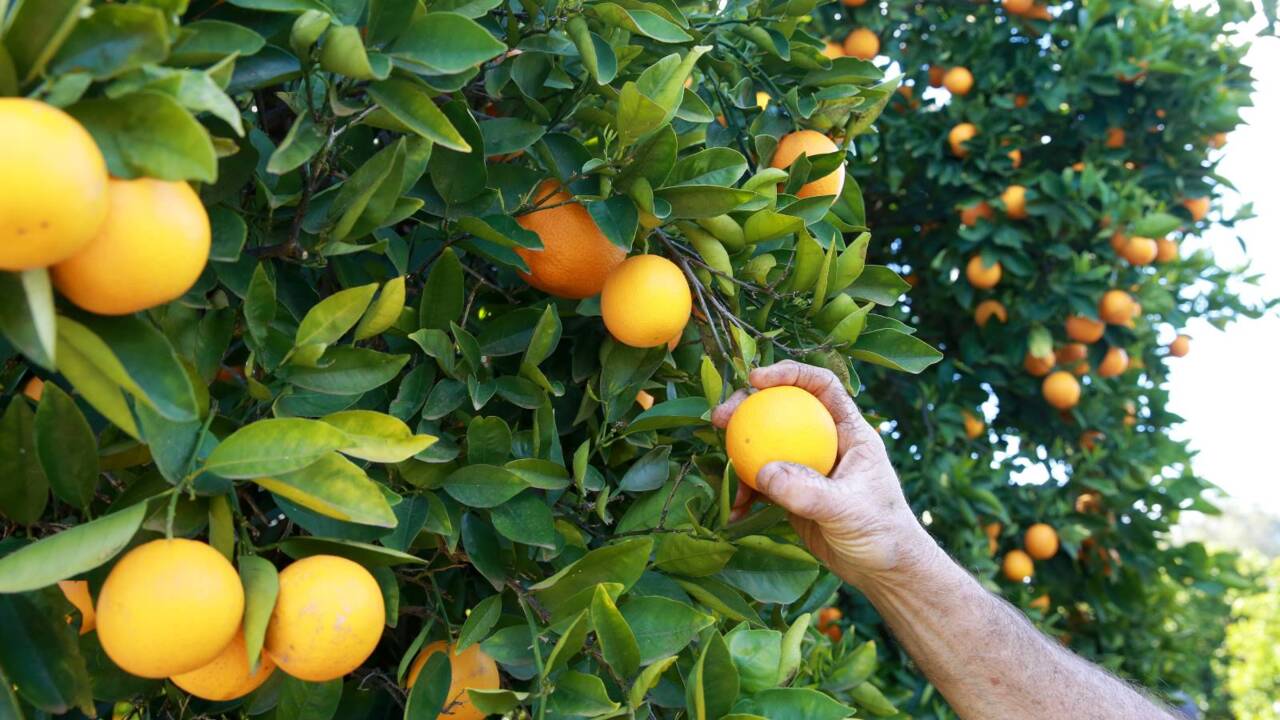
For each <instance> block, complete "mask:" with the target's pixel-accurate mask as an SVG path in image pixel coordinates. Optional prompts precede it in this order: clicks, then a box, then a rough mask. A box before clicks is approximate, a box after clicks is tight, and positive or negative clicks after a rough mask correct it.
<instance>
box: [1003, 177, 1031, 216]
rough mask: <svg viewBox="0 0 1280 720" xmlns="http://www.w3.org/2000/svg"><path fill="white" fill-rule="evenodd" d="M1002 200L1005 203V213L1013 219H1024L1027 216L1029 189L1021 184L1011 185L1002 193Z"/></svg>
mask: <svg viewBox="0 0 1280 720" xmlns="http://www.w3.org/2000/svg"><path fill="white" fill-rule="evenodd" d="M1000 202H1002V203H1004V214H1005V215H1008V216H1009V218H1010V219H1011V220H1024V219H1026V217H1027V189H1026V188H1025V187H1023V186H1021V185H1010V186H1009V187H1007V188H1005V189H1004V192H1003V193H1001V194H1000Z"/></svg>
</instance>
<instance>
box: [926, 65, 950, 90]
mask: <svg viewBox="0 0 1280 720" xmlns="http://www.w3.org/2000/svg"><path fill="white" fill-rule="evenodd" d="M946 74H947V69H946V68H944V67H942V66H941V65H930V66H929V87H942V78H943V76H945V75H946Z"/></svg>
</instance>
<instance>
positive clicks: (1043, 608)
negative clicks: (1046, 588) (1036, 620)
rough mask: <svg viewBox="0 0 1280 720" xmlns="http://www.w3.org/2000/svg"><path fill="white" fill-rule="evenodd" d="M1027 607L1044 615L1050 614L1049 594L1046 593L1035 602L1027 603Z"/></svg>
mask: <svg viewBox="0 0 1280 720" xmlns="http://www.w3.org/2000/svg"><path fill="white" fill-rule="evenodd" d="M1027 607H1029V608H1031V609H1032V610H1039V611H1040V612H1042V613H1048V612H1049V594H1048V593H1045V594H1044V595H1041V596H1040V597H1038V598H1036V599H1035V600H1032V601H1031V602H1030V603H1027Z"/></svg>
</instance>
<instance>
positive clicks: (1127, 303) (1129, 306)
mask: <svg viewBox="0 0 1280 720" xmlns="http://www.w3.org/2000/svg"><path fill="white" fill-rule="evenodd" d="M1133 307H1134V300H1133V296H1132V295H1130V294H1129V293H1127V292H1125V291H1123V290H1108V291H1106V292H1105V293H1103V295H1102V300H1101V301H1099V302H1098V317H1100V318H1102V321H1103V322H1105V323H1107V324H1109V325H1125V324H1127V323H1129V322H1130V321H1131V320H1133Z"/></svg>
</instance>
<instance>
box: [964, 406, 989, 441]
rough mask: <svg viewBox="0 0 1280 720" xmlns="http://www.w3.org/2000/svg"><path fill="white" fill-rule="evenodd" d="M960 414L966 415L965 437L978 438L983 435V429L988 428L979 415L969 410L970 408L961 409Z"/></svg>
mask: <svg viewBox="0 0 1280 720" xmlns="http://www.w3.org/2000/svg"><path fill="white" fill-rule="evenodd" d="M960 414H961V415H962V416H963V417H964V435H965V437H967V438H969V439H970V440H977V439H978V438H980V437H982V433H983V431H985V430H986V429H987V426H986V424H985V423H983V422H982V421H981V420H979V419H978V418H977V416H975V415H974V414H973V413H971V412H969V411H968V410H962V411H960Z"/></svg>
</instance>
